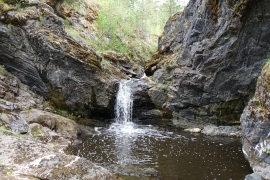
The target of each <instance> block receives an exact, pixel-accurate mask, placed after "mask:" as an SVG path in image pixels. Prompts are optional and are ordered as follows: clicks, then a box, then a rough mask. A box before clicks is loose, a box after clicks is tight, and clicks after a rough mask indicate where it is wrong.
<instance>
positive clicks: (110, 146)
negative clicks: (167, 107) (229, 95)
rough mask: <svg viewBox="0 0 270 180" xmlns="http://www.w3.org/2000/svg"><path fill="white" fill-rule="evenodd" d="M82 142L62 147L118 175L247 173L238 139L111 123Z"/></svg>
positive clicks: (167, 177)
mask: <svg viewBox="0 0 270 180" xmlns="http://www.w3.org/2000/svg"><path fill="white" fill-rule="evenodd" d="M81 140H82V143H81V144H78V145H73V146H69V147H68V148H67V149H66V151H67V152H68V153H71V154H74V155H79V156H81V157H85V158H87V159H89V160H91V161H93V162H95V163H98V164H100V165H103V166H105V167H107V168H108V169H109V170H111V171H113V172H115V173H118V174H119V175H120V176H121V175H125V176H121V177H122V178H123V179H132V178H131V177H134V178H135V177H138V178H135V179H164V180H174V179H175V180H176V179H179V180H201V179H202V180H203V179H211V180H213V179H216V180H227V179H228V180H230V179H233V180H240V179H242V180H243V179H244V178H245V175H247V174H249V173H252V171H251V169H250V167H249V164H248V162H247V161H246V160H245V158H244V156H243V154H242V151H241V143H240V140H239V139H237V138H224V137H223V138H222V137H209V136H204V135H201V134H190V133H185V132H183V131H180V132H174V131H166V130H164V131H160V130H155V129H154V127H152V126H135V125H134V124H133V123H128V124H126V125H121V124H116V123H115V124H112V125H111V126H110V127H109V128H96V134H93V135H91V136H87V137H82V139H81Z"/></svg>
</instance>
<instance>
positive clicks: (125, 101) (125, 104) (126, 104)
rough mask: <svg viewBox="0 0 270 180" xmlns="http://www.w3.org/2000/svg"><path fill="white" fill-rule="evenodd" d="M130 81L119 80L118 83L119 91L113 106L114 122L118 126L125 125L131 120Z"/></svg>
mask: <svg viewBox="0 0 270 180" xmlns="http://www.w3.org/2000/svg"><path fill="white" fill-rule="evenodd" d="M131 83H132V80H121V81H120V83H119V90H118V93H117V96H116V104H115V113H116V117H115V120H116V122H117V123H119V124H126V123H127V122H131V120H132V106H133V99H132V90H131Z"/></svg>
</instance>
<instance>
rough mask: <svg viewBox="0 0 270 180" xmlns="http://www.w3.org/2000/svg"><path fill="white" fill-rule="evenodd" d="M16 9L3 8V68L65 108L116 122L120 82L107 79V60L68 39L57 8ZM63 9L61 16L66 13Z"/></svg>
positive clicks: (29, 4) (31, 4)
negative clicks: (104, 67)
mask: <svg viewBox="0 0 270 180" xmlns="http://www.w3.org/2000/svg"><path fill="white" fill-rule="evenodd" d="M15 4H16V2H15V1H14V2H13V1H10V3H9V4H6V3H1V4H0V17H1V18H0V64H3V65H5V68H6V69H7V70H8V71H9V72H11V73H12V74H14V75H16V76H17V77H18V78H19V79H20V80H21V81H22V83H24V84H27V85H28V86H29V87H30V88H31V90H33V91H35V92H37V93H39V94H40V95H42V96H43V97H45V98H46V99H49V100H50V101H51V102H53V103H54V105H55V106H57V107H59V108H61V109H68V110H70V111H73V112H76V113H77V114H80V115H84V116H95V115H98V116H103V117H112V116H113V106H114V96H115V89H116V88H115V85H114V82H115V81H117V79H107V78H106V77H103V73H102V69H101V65H100V62H101V56H100V55H98V54H97V53H96V52H95V51H94V50H92V49H91V48H89V47H87V46H86V45H83V43H80V44H79V43H78V42H77V41H75V40H74V39H73V38H71V37H70V36H68V35H67V33H66V32H65V26H64V23H63V22H64V20H63V19H62V18H61V17H59V16H57V15H56V14H55V13H54V9H53V8H52V7H54V6H52V7H51V6H49V5H48V4H46V3H43V2H41V1H37V0H34V1H22V2H21V3H19V5H20V8H16V7H15ZM49 4H53V3H52V2H51V1H50V3H49ZM57 4H59V3H57ZM57 4H56V5H55V7H54V8H56V9H57V13H58V14H59V15H63V14H65V13H64V12H62V11H61V8H60V7H59V5H57ZM56 6H57V7H56ZM59 8H60V9H59ZM63 11H64V10H63ZM88 15H89V14H87V13H86V14H85V16H88ZM93 16H94V15H93ZM89 18H90V17H89ZM93 18H94V17H93ZM90 19H91V18H90ZM91 20H92V19H91ZM100 112H102V113H100Z"/></svg>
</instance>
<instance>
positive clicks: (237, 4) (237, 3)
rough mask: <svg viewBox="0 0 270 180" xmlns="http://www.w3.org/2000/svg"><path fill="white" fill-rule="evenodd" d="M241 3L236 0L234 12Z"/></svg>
mask: <svg viewBox="0 0 270 180" xmlns="http://www.w3.org/2000/svg"><path fill="white" fill-rule="evenodd" d="M239 5H240V2H236V3H235V5H234V6H233V7H232V12H235V11H236V10H237V9H238V7H239Z"/></svg>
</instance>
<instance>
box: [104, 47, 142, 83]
mask: <svg viewBox="0 0 270 180" xmlns="http://www.w3.org/2000/svg"><path fill="white" fill-rule="evenodd" d="M102 56H103V57H104V58H105V59H107V60H110V61H111V62H113V63H114V66H115V67H116V68H117V69H120V70H121V71H123V72H124V73H125V74H126V75H129V76H130V77H133V78H140V77H141V76H142V75H143V73H144V72H143V67H142V66H140V65H139V64H137V63H134V62H132V61H131V60H130V59H129V58H128V57H126V56H124V55H122V54H119V53H117V52H114V51H109V52H105V53H102Z"/></svg>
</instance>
